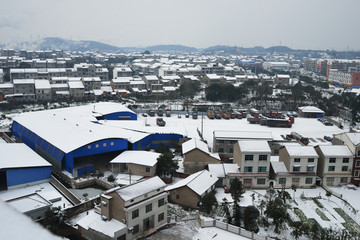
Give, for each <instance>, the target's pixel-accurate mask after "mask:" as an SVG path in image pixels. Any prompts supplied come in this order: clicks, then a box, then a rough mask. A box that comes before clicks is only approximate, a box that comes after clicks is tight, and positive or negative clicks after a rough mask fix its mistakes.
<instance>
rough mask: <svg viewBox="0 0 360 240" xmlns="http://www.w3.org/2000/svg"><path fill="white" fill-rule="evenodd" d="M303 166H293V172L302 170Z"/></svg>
mask: <svg viewBox="0 0 360 240" xmlns="http://www.w3.org/2000/svg"><path fill="white" fill-rule="evenodd" d="M300 168H301V166H293V172H300Z"/></svg>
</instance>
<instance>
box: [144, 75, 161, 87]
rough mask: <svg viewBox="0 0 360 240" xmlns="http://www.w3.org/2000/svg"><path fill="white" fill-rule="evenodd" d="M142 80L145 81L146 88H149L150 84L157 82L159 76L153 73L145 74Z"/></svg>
mask: <svg viewBox="0 0 360 240" xmlns="http://www.w3.org/2000/svg"><path fill="white" fill-rule="evenodd" d="M143 80H144V82H145V83H146V88H147V89H151V85H153V84H159V83H160V81H159V78H158V77H157V76H155V75H147V76H144V77H143Z"/></svg>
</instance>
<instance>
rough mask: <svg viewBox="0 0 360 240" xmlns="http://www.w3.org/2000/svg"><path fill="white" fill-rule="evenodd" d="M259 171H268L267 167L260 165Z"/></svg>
mask: <svg viewBox="0 0 360 240" xmlns="http://www.w3.org/2000/svg"><path fill="white" fill-rule="evenodd" d="M258 172H266V167H258Z"/></svg>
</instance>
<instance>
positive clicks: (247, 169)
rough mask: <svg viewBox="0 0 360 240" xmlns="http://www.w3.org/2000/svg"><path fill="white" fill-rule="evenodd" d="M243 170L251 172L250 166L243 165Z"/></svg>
mask: <svg viewBox="0 0 360 240" xmlns="http://www.w3.org/2000/svg"><path fill="white" fill-rule="evenodd" d="M244 172H252V167H244Z"/></svg>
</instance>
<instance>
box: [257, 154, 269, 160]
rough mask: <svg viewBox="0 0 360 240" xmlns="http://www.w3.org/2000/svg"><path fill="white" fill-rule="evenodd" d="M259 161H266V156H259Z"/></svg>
mask: <svg viewBox="0 0 360 240" xmlns="http://www.w3.org/2000/svg"><path fill="white" fill-rule="evenodd" d="M259 161H267V155H259Z"/></svg>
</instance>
